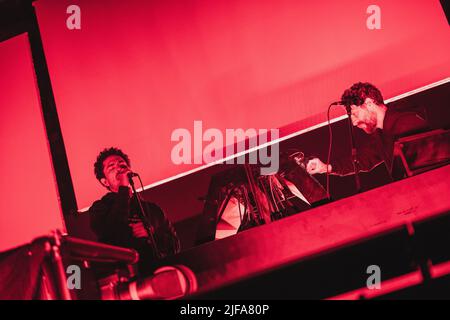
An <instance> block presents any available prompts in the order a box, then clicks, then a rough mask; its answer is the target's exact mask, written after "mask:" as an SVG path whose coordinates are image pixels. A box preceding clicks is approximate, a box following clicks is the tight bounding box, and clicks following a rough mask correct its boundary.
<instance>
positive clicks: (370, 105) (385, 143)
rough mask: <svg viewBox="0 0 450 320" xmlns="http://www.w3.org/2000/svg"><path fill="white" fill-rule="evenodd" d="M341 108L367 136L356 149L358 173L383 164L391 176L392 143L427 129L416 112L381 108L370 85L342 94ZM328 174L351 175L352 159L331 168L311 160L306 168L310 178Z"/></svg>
mask: <svg viewBox="0 0 450 320" xmlns="http://www.w3.org/2000/svg"><path fill="white" fill-rule="evenodd" d="M341 101H342V104H343V105H345V106H348V107H350V108H351V120H352V124H353V126H355V127H358V128H359V129H361V130H363V131H364V132H365V133H366V134H368V135H370V137H369V139H368V142H366V143H365V144H364V145H361V146H358V145H357V155H356V160H357V164H358V169H359V170H360V171H366V172H367V171H370V170H372V169H373V168H374V167H376V166H377V165H379V164H381V163H382V162H384V163H385V164H386V167H387V169H388V170H389V172H390V173H391V174H392V163H393V153H394V141H395V140H396V139H397V138H399V137H402V136H405V135H410V134H414V133H417V132H421V131H424V130H427V129H429V126H428V124H427V121H426V120H425V119H424V118H423V117H421V116H420V115H419V114H417V113H416V112H399V111H395V110H391V109H390V108H388V107H387V106H386V105H385V104H384V100H383V96H382V94H381V92H380V90H379V89H378V88H377V87H375V86H374V85H372V84H370V83H363V82H358V83H355V84H353V85H352V86H351V87H350V88H349V89H347V90H345V92H344V93H343V94H342V97H341ZM327 166H328V172H330V173H332V174H336V175H348V174H353V173H354V168H353V163H352V157H351V155H349V156H348V157H345V158H342V159H339V160H336V161H334V162H333V163H330V164H328V165H327V164H325V163H323V162H322V161H321V160H320V159H318V158H314V159H311V160H310V161H309V162H308V164H307V171H308V172H309V173H310V174H316V173H325V172H327Z"/></svg>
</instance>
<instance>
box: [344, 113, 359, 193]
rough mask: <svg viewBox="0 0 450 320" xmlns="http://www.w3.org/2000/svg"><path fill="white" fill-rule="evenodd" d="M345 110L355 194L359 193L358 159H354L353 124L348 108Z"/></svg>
mask: <svg viewBox="0 0 450 320" xmlns="http://www.w3.org/2000/svg"><path fill="white" fill-rule="evenodd" d="M346 109H347V116H348V130H349V135H350V144H351V148H352V164H353V171H354V172H355V186H356V192H357V193H360V192H361V180H360V178H359V169H358V159H357V158H356V146H355V136H354V131H353V124H352V118H351V109H350V108H349V107H347V108H346Z"/></svg>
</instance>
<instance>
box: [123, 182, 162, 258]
mask: <svg viewBox="0 0 450 320" xmlns="http://www.w3.org/2000/svg"><path fill="white" fill-rule="evenodd" d="M129 180H130V185H131V189H132V190H133V194H134V196H135V197H136V201H137V202H138V205H139V211H138V216H139V218H140V219H141V221H142V223H143V224H144V228H145V230H146V231H147V233H148V238H147V243H148V244H149V245H150V246H151V247H152V249H153V252H154V253H155V255H156V257H157V258H158V259H159V258H162V256H161V253H160V252H159V250H158V247H157V246H156V242H155V237H154V235H153V230H152V228H151V226H150V225H149V223H148V221H147V218H146V217H145V211H144V207H142V202H141V199H140V198H139V194H138V193H137V192H136V188H135V186H134V181H133V178H132V177H130V178H129Z"/></svg>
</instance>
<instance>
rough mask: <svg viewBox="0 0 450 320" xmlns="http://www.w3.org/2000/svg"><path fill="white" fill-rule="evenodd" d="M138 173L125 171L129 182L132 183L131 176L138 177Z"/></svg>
mask: <svg viewBox="0 0 450 320" xmlns="http://www.w3.org/2000/svg"><path fill="white" fill-rule="evenodd" d="M138 176H139V174H137V173H136V172H133V171H130V172H128V173H127V177H128V180H130V183H133V177H138Z"/></svg>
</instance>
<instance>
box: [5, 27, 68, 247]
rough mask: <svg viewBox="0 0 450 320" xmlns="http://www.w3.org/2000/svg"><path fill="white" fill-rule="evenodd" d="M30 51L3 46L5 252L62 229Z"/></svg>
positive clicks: (23, 42) (24, 44)
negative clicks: (54, 230)
mask: <svg viewBox="0 0 450 320" xmlns="http://www.w3.org/2000/svg"><path fill="white" fill-rule="evenodd" d="M28 49H29V46H28V40H27V37H26V35H21V36H19V37H16V38H13V39H10V40H8V41H5V42H1V43H0V70H1V72H0V74H1V75H0V88H1V94H0V150H1V157H0V168H1V178H0V251H3V250H6V249H9V248H10V247H13V246H18V245H21V244H23V243H26V242H29V241H31V240H32V239H33V238H34V237H37V236H41V235H46V234H49V233H50V231H51V230H52V229H60V230H62V228H63V226H62V221H61V216H60V210H59V205H58V200H57V193H56V188H55V183H54V179H53V173H52V168H51V163H50V155H49V151H48V148H47V141H46V136H45V131H44V124H43V122H42V114H41V111H40V110H41V109H40V105H39V100H38V95H37V89H36V85H35V80H34V71H33V65H32V62H31V54H30V53H29V50H28Z"/></svg>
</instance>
